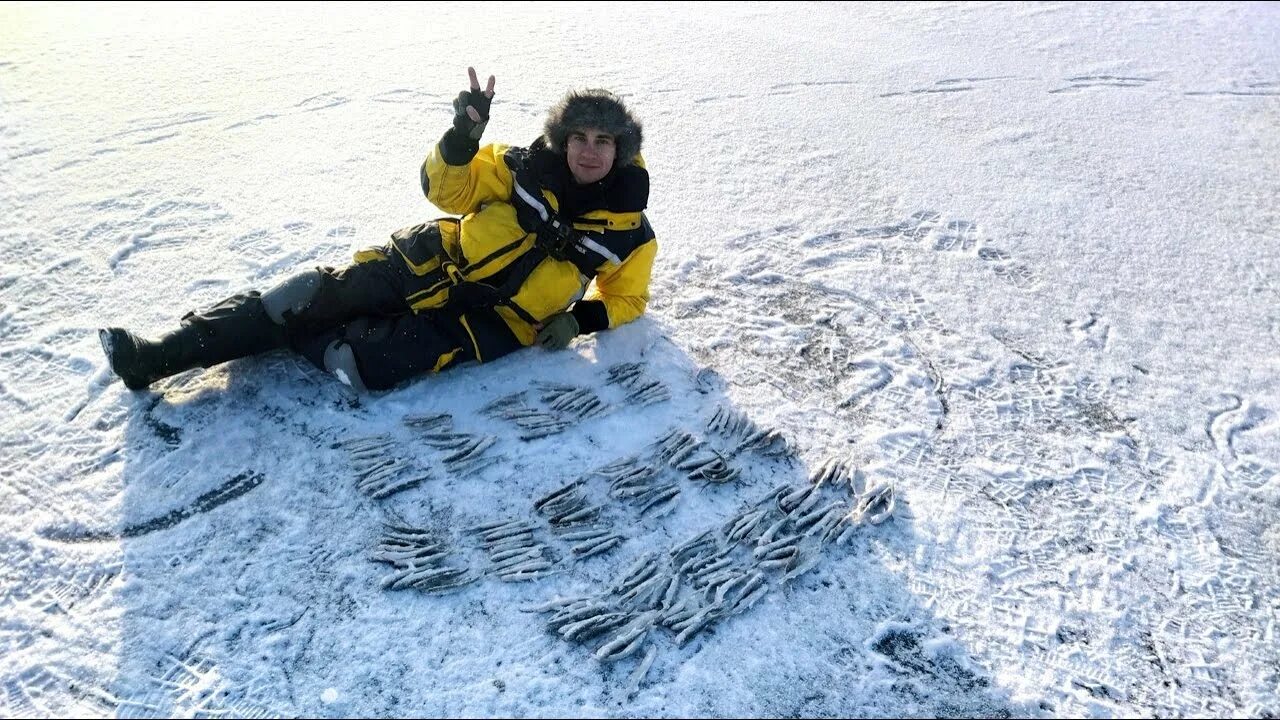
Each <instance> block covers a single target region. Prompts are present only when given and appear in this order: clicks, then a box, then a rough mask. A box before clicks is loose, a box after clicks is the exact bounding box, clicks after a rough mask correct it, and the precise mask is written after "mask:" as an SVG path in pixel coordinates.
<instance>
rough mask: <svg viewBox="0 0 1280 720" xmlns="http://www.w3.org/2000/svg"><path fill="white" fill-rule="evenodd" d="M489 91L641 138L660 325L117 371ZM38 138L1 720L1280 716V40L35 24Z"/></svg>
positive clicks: (1144, 8)
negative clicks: (404, 374) (120, 362)
mask: <svg viewBox="0 0 1280 720" xmlns="http://www.w3.org/2000/svg"><path fill="white" fill-rule="evenodd" d="M468 66H474V67H475V68H476V69H477V70H478V71H479V72H480V74H481V76H485V75H488V74H493V75H495V76H496V78H497V84H496V91H497V95H496V97H495V100H494V105H493V111H492V120H491V122H490V123H489V126H488V129H487V131H486V134H485V139H486V141H494V142H508V143H513V144H526V143H528V142H529V141H532V140H533V139H534V138H535V137H536V136H537V135H538V133H539V132H540V131H541V126H542V121H543V117H544V113H545V111H546V108H547V107H548V106H550V105H551V104H552V103H553V102H555V101H556V100H557V99H559V97H560V96H561V95H563V93H564V92H566V91H567V90H569V89H573V88H584V87H606V88H609V89H612V90H613V91H615V92H617V93H619V94H620V95H622V96H623V97H624V98H625V99H626V101H627V103H628V105H629V106H630V108H631V109H632V111H633V112H634V113H635V114H636V115H637V116H638V117H639V118H640V119H641V120H642V121H643V122H644V128H645V147H644V156H645V159H646V162H647V165H648V168H649V170H650V173H651V177H652V193H651V198H650V207H649V210H648V212H647V214H648V217H649V219H650V220H651V222H652V224H653V226H654V228H655V230H656V231H657V233H658V241H659V247H660V249H659V253H658V259H657V267H656V269H655V276H654V281H653V285H652V289H651V290H652V301H651V303H650V306H649V312H648V313H647V314H646V315H644V316H643V317H642V318H641V319H640V320H638V321H636V322H635V323H632V324H630V325H627V326H624V327H622V328H618V329H615V330H612V331H608V332H605V333H601V334H598V335H596V336H592V337H587V338H582V339H579V340H578V341H576V342H575V344H574V345H573V346H572V347H571V348H570V349H568V350H566V351H562V352H558V353H557V352H546V351H543V350H540V349H530V350H525V351H521V352H519V353H516V354H514V355H512V356H509V357H507V358H504V359H502V360H499V361H497V362H494V363H491V364H486V365H470V366H465V367H461V368H458V369H455V370H451V371H449V372H447V373H445V374H442V375H440V376H436V377H426V378H422V379H420V380H418V381H415V382H412V383H410V384H408V385H406V386H404V387H402V388H399V389H396V390H394V391H391V392H386V393H379V394H374V395H369V396H357V395H355V394H353V393H352V392H351V391H350V390H349V389H348V388H347V387H346V386H344V385H343V384H341V383H340V382H338V381H337V380H336V379H335V378H334V377H332V376H330V375H326V374H324V373H321V372H320V371H318V370H316V369H314V368H312V367H311V366H309V365H308V364H307V363H306V362H305V361H303V360H301V359H299V358H297V357H295V356H292V355H289V354H287V353H278V354H272V355H268V356H263V357H260V358H253V359H246V360H240V361H236V362H233V363H229V364H227V365H224V366H220V367H217V368H213V369H210V370H207V371H200V370H197V371H191V372H188V373H184V374H182V375H179V376H177V377H174V378H171V379H168V380H165V381H162V382H159V383H157V384H156V385H154V386H153V387H152V388H151V389H150V390H148V391H144V392H130V391H129V390H127V389H125V387H124V386H123V385H122V384H121V383H120V382H119V381H118V380H117V379H116V378H115V377H114V376H113V375H112V374H111V372H110V371H109V369H108V368H107V365H106V362H105V359H104V357H103V355H102V351H101V348H100V347H99V342H98V338H97V333H96V330H97V328H99V327H103V326H105V325H109V324H110V325H120V326H124V327H127V328H130V329H132V330H134V331H136V332H139V333H142V334H145V335H158V334H160V333H162V332H164V331H166V330H168V329H172V328H173V327H175V326H176V323H177V322H178V319H179V318H180V317H181V316H182V314H183V313H185V312H187V311H188V310H194V309H197V308H200V307H204V306H207V305H210V304H212V303H214V302H217V301H218V300H220V299H222V298H224V297H226V296H228V295H231V294H233V293H236V292H240V291H245V290H250V289H259V290H262V289H266V288H267V287H270V286H271V285H272V284H274V283H276V282H279V281H280V280H282V279H284V278H286V277H288V276H290V275H291V274H292V273H294V272H296V271H298V270H300V269H305V268H307V267H312V266H315V265H335V266H337V265H342V264H344V263H346V262H348V261H349V259H350V257H351V254H352V252H353V251H355V250H357V249H359V248H362V247H367V246H371V245H380V244H382V243H384V242H386V240H387V238H388V236H389V234H390V233H391V232H392V231H394V230H396V229H398V228H400V227H404V226H407V225H412V224H415V223H418V222H422V221H424V220H427V219H430V218H432V217H436V216H438V215H440V213H439V211H438V210H437V209H435V208H434V207H431V206H430V205H429V204H428V203H427V202H426V201H425V199H423V197H422V195H421V190H420V188H419V186H418V176H417V173H418V166H419V164H420V163H421V161H422V159H423V157H424V156H425V154H426V153H427V151H428V149H429V148H430V147H431V145H432V144H433V143H434V142H436V140H437V139H438V138H439V136H440V135H441V133H442V132H443V131H444V130H445V128H447V127H448V126H449V122H450V118H451V113H452V108H451V102H452V99H453V98H454V97H455V96H456V95H457V93H458V92H459V91H460V90H462V89H465V83H466V78H467V75H466V68H467V67H468ZM0 142H3V151H4V155H3V157H4V161H3V169H2V170H0V213H2V214H0V248H2V249H3V251H4V252H3V255H2V256H0V438H2V440H0V452H2V453H3V462H2V463H0V477H3V485H2V486H0V502H2V503H3V506H4V507H5V508H6V512H5V513H4V514H3V517H2V518H0V571H2V573H0V618H3V619H2V621H0V715H4V716H10V717H12V716H27V715H34V716H54V715H56V716H92V717H98V716H109V715H119V716H131V717H132V716H193V715H199V716H221V715H231V716H277V715H280V716H305V717H335V716H439V715H448V716H478V715H485V716H550V717H555V716H572V717H577V716H624V715H625V716H830V715H839V716H869V715H876V716H975V715H976V716H1010V715H1013V716H1050V717H1056V716H1063V717H1072V716H1083V717H1112V716H1212V717H1226V716H1233V715H1249V716H1267V717H1274V716H1276V715H1277V714H1280V643H1278V642H1277V638H1276V633H1277V627H1276V625H1277V621H1278V620H1280V586H1278V585H1277V577H1278V576H1280V573H1278V572H1277V570H1278V569H1280V561H1278V558H1280V523H1278V522H1277V519H1280V349H1278V348H1280V251H1278V250H1277V243H1278V242H1280V9H1278V8H1277V6H1276V5H1274V4H1228V3H1213V4H1204V5H1197V4H1174V5H1157V4H1074V3H1038V4H987V3H976V4H951V3H943V4H914V3H913V4H886V3H860V4H847V5H846V4H828V5H814V6H807V7H803V8H801V7H797V6H795V5H791V4H788V5H785V6H783V5H769V4H707V3H700V4H691V5H667V4H656V5H644V4H637V3H627V4H620V5H611V4H600V3H578V4H568V5H563V6H555V5H551V4H547V3H537V4H530V5H513V6H507V5H497V4H484V5H468V4H462V3H444V4H434V5H417V4H414V5H388V6H380V5H372V4H358V5H318V6H307V5H301V4H296V3H290V4H286V5H281V6H276V7H263V6H243V5H239V4H228V5H200V6H185V5H177V4H164V5H158V6H156V5H152V6H146V5H140V4H137V3H130V4H124V5H91V6H81V5H63V4H59V5H33V4H25V3H6V4H4V5H0ZM390 461H394V463H395V464H394V465H392V466H390V467H391V469H390V470H387V469H386V466H383V467H382V468H381V472H380V468H379V467H378V463H383V462H390ZM558 491H562V492H558ZM827 508H831V510H830V511H828V510H827ZM860 510H861V512H860ZM575 513H576V514H579V515H581V517H578V518H573V517H571V516H573V515H575ZM579 520H582V522H579ZM808 529H812V530H813V532H809V533H808V534H806V532H805V530H808ZM793 535H795V536H799V538H798V539H788V538H789V537H791V536H793ZM513 539H514V540H519V542H514V541H513ZM504 553H505V554H504ZM406 556H413V557H417V558H419V559H420V560H422V559H423V558H428V557H430V560H429V561H428V560H423V562H422V563H420V564H414V563H413V562H406V561H404V557H406ZM437 556H440V557H442V558H443V559H440V557H437ZM397 558H399V560H400V562H398V563H397ZM715 563H721V564H720V565H714V564H715ZM450 568H451V569H450ZM415 573H417V574H415ZM448 585H455V587H446V586H448ZM402 586H407V587H402ZM593 618H594V619H593ZM586 621H589V622H586ZM584 622H585V624H583V623H584ZM593 629H594V631H595V634H592V632H588V631H590V630H593Z"/></svg>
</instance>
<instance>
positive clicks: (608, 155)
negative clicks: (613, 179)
mask: <svg viewBox="0 0 1280 720" xmlns="http://www.w3.org/2000/svg"><path fill="white" fill-rule="evenodd" d="M565 154H566V155H567V156H568V158H569V172H571V173H573V179H574V180H575V181H577V183H578V184H579V185H586V184H587V183H593V182H596V181H597V180H599V179H601V178H603V177H604V176H605V175H608V174H609V171H610V170H612V169H613V161H614V160H615V159H616V158H617V155H618V148H617V146H616V145H615V144H614V142H613V136H612V135H610V134H609V133H605V132H600V131H599V130H595V129H592V128H587V129H586V130H574V131H572V132H570V133H569V137H568V138H567V139H566V140H565Z"/></svg>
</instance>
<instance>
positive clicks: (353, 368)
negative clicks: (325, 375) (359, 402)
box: [324, 340, 369, 393]
mask: <svg viewBox="0 0 1280 720" xmlns="http://www.w3.org/2000/svg"><path fill="white" fill-rule="evenodd" d="M324 369H325V370H327V371H328V372H331V373H333V374H334V375H336V376H337V377H338V380H339V381H341V382H342V384H343V385H347V386H350V387H351V388H352V389H353V390H355V391H357V392H362V393H363V392H368V391H369V388H368V387H366V386H365V384H364V379H363V378H362V377H360V366H359V365H358V364H357V363H356V354H355V353H354V352H353V351H352V350H351V345H350V344H348V343H346V342H344V341H342V340H334V341H333V342H332V343H329V346H328V347H326V348H325V350H324Z"/></svg>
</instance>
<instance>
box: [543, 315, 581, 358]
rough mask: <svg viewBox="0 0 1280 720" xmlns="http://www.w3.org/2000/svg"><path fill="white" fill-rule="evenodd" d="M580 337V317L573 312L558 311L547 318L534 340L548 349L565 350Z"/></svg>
mask: <svg viewBox="0 0 1280 720" xmlns="http://www.w3.org/2000/svg"><path fill="white" fill-rule="evenodd" d="M576 337H578V318H576V317H574V316H573V313H570V312H562V313H556V314H555V315H552V316H551V317H549V318H547V321H546V322H545V323H543V324H542V328H541V329H540V330H538V336H537V338H536V339H535V340H534V342H536V343H538V345H540V346H542V347H543V348H544V349H546V350H563V349H565V348H567V347H569V342H570V341H571V340H573V339H574V338H576Z"/></svg>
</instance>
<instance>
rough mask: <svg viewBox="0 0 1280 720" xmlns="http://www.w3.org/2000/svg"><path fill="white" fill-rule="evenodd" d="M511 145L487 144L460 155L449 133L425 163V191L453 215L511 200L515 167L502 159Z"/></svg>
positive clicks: (438, 205)
mask: <svg viewBox="0 0 1280 720" xmlns="http://www.w3.org/2000/svg"><path fill="white" fill-rule="evenodd" d="M449 132H450V133H451V132H453V130H452V129H451V130H450V131H449ZM507 148H508V146H507V145H500V144H495V145H485V146H484V147H482V148H479V150H477V151H476V152H475V154H474V155H472V156H470V157H467V155H468V153H461V155H460V156H459V155H458V154H457V150H456V149H454V150H451V149H450V145H449V133H445V137H444V138H443V139H442V140H441V141H440V142H438V143H436V145H435V146H434V147H432V148H431V152H429V153H427V159H426V160H424V161H423V163H422V171H421V173H420V176H421V178H420V179H421V181H422V192H423V194H424V195H426V196H427V199H428V200H430V201H431V202H432V203H433V204H434V205H435V206H436V207H438V208H440V209H441V210H443V211H444V212H447V213H450V214H453V215H469V214H471V213H473V212H475V211H477V210H479V209H480V208H481V207H483V206H485V205H488V204H489V203H492V202H498V201H502V202H506V201H508V200H509V199H510V198H511V182H512V181H511V170H510V169H508V168H507V164H506V162H504V161H503V159H502V158H503V155H505V154H506V152H507ZM450 160H452V161H454V162H452V163H451V162H449V161H450ZM459 161H461V164H458V163H459Z"/></svg>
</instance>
